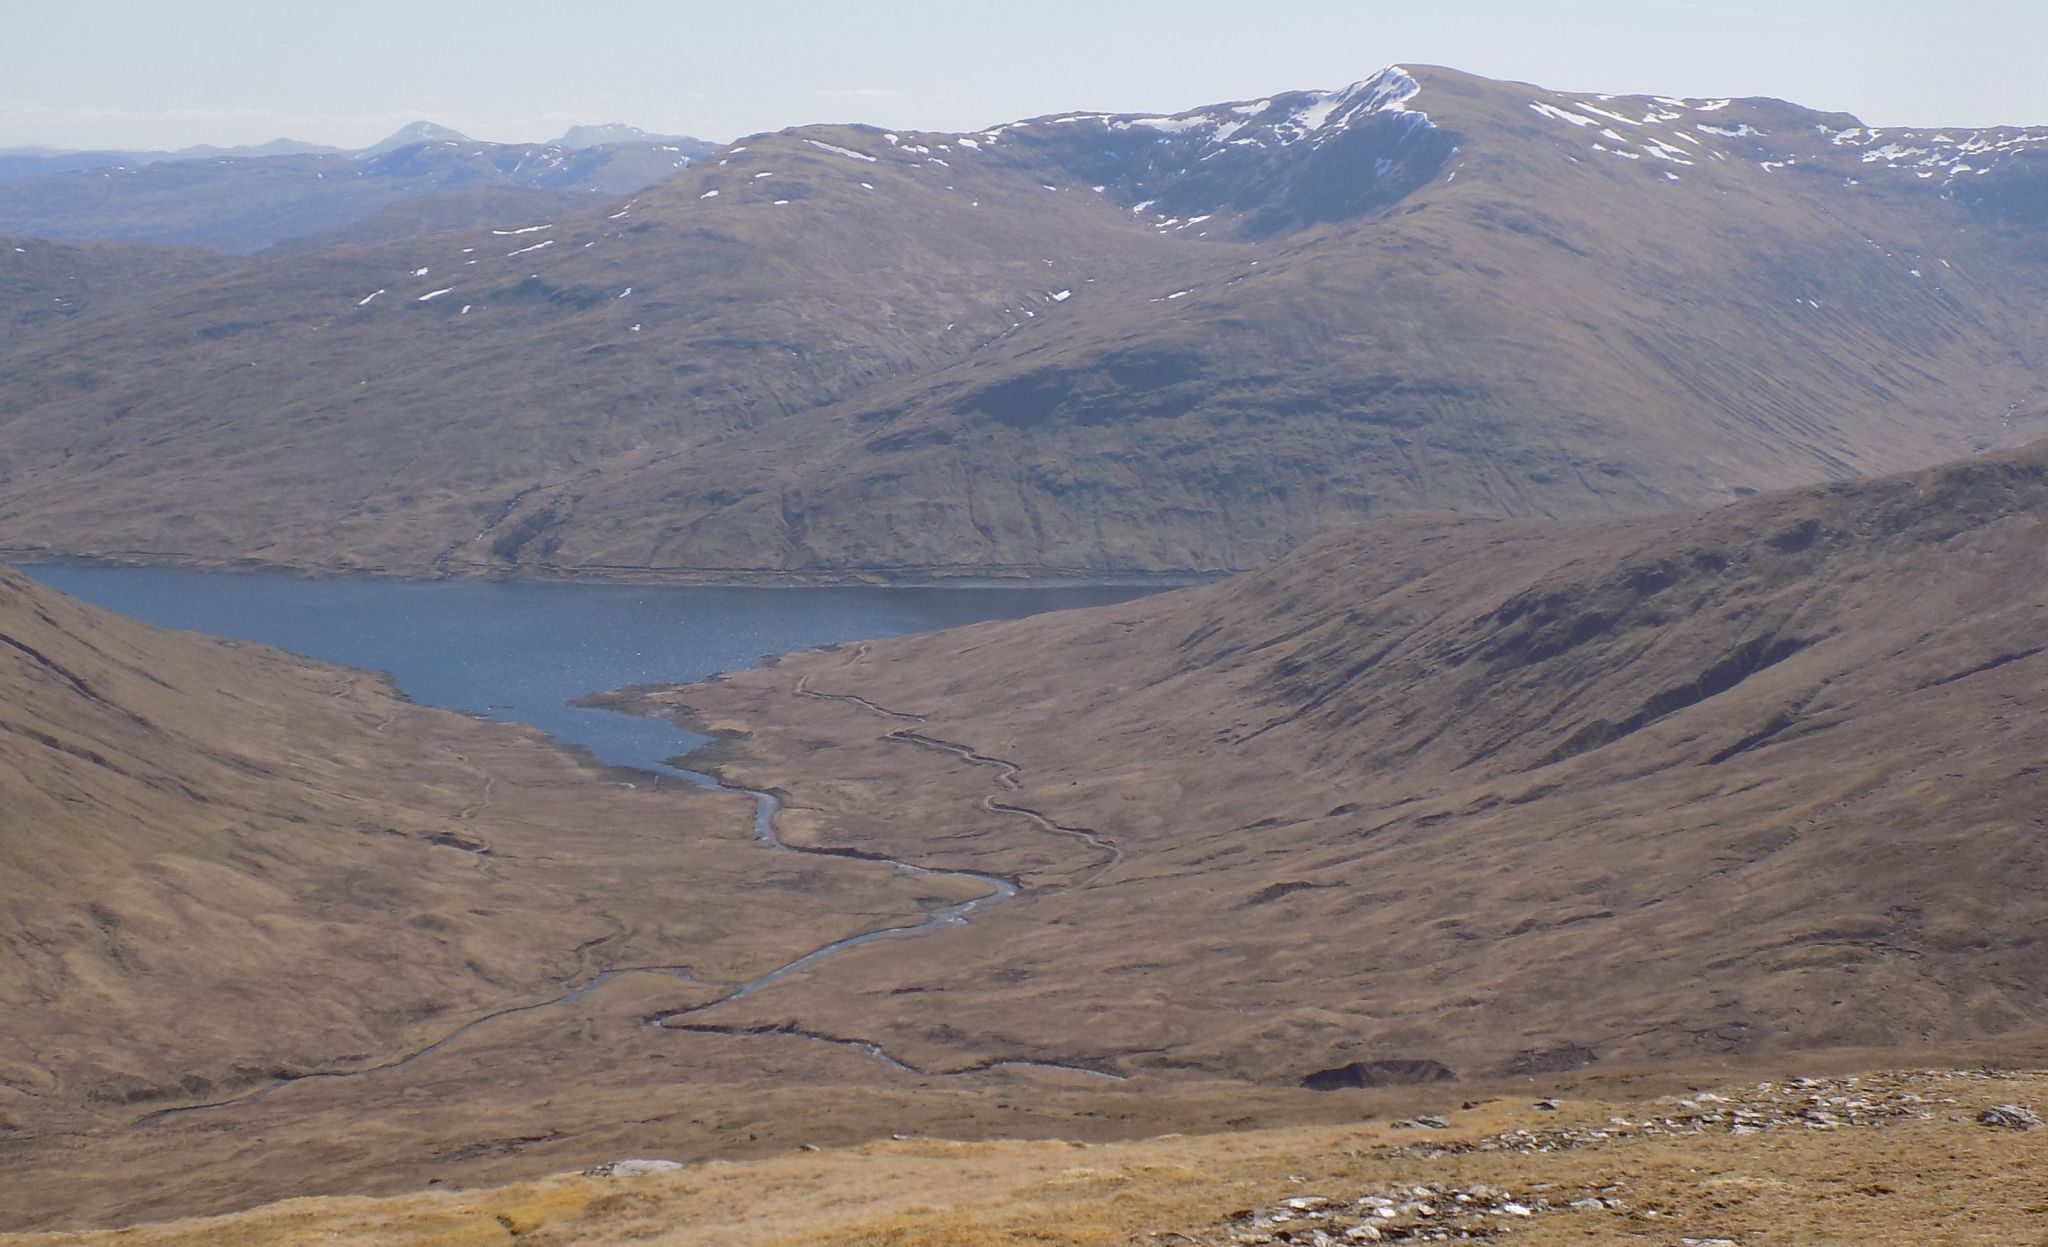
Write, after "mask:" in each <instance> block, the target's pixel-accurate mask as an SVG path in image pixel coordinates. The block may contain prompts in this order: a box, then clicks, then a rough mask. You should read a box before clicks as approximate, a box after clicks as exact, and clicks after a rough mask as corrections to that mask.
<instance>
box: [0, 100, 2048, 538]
mask: <svg viewBox="0 0 2048 1247" xmlns="http://www.w3.org/2000/svg"><path fill="white" fill-rule="evenodd" d="M416 150H425V149H416ZM2044 152H2048V131H2026V130H2014V131H1987V132H1981V133H1961V132H1946V131H1944V132H1941V133H1939V134H1918V133H1913V132H1883V133H1879V132H1874V131H1870V130H1867V129H1865V128H1863V127H1861V126H1860V125H1858V124H1857V123H1856V122H1855V120H1854V119H1853V118H1848V117H1842V116H1837V115H1831V114H1821V113H1814V112H1811V111H1808V110H1805V109H1800V108H1797V107H1795V106H1793V105H1789V104H1783V103H1779V102H1776V101H1769V100H1739V101H1737V100H1689V101H1683V100H1664V99H1651V98H1626V99H1623V98H1608V97H1599V96H1581V95H1567V94H1561V93H1557V92H1551V91H1546V90H1543V89H1541V88H1536V87H1531V86H1527V85H1524V84H1516V83H1503V82H1492V81H1488V80H1485V79H1478V78H1473V77H1470V76H1467V75H1462V74H1457V73H1454V72H1451V71H1447V70H1420V69H1419V70H1415V71H1412V72H1411V71H1405V70H1399V69H1395V70H1389V71H1386V72H1385V73H1383V74H1380V75H1378V76H1376V77H1374V78H1371V79H1368V80H1366V81H1364V82H1361V83H1358V84H1356V85H1354V86H1352V87H1350V88H1346V89H1344V90H1342V91H1336V92H1291V93H1286V94H1282V95H1278V96H1274V97H1271V98H1269V99H1263V100H1254V101H1248V102H1244V103H1240V104H1232V105H1219V106H1216V107H1214V108H1208V109H1202V110H1196V111H1194V112H1190V113H1186V114H1181V115H1177V116H1172V117H1138V116H1103V115H1092V114H1089V115H1071V116H1063V117H1050V118H1040V119H1036V120H1032V121H1026V122H1018V123H1014V124H1012V125H1006V126H1001V127H996V128H992V129H990V130H987V131H983V132H978V133H974V134H964V135H921V134H908V133H895V132H882V131H877V130H873V129H870V128H865V127H812V128H805V129H800V130H792V131H788V132H785V133H782V134H777V135H768V136H761V137H757V138H753V139H749V140H747V141H745V142H743V143H740V144H736V145H734V146H731V147H729V148H726V149H723V150H721V151H720V152H719V153H718V154H717V155H716V156H714V157H712V158H708V159H706V160H703V161H701V162H699V163H698V164H696V165H694V166H692V167H691V168H690V169H688V170H687V171H685V172H684V173H682V174H681V175H679V176H677V177H675V178H673V179H670V180H668V181H666V182H663V183H662V184H661V185H660V186H658V187H656V188H653V189H651V190H649V191H647V192H644V193H642V194H640V195H638V196H637V197H636V198H635V199H634V200H633V201H632V202H631V203H630V204H625V205H606V206H605V207H603V208H601V209H592V210H589V211H586V212H585V213H583V214H581V215H577V216H569V217H563V218H560V219H556V218H554V217H553V216H552V215H550V216H548V217H543V218H539V219H535V220H518V221H513V220H508V221H505V222H503V223H502V224H500V225H498V226H496V227H493V228H490V229H477V230H472V231H468V232H457V233H453V234H448V235H442V236H436V237H434V238H432V239H419V240H412V241H407V242H403V243H395V244H392V245H389V246H386V247H382V248H377V247H372V248H365V249H350V250H349V251H348V252H347V254H346V255H345V256H343V255H339V254H337V255H335V256H330V257H324V258H321V259H318V260H316V259H314V258H312V257H286V258H279V259H277V260H274V261H270V262H266V263H262V264H258V265H255V266H252V267H250V268H249V269H247V270H245V271H242V272H239V273H237V274H236V275H235V276H234V277H233V278H232V279H231V280H228V281H225V282H216V283H207V284H205V285H202V286H197V287H194V288H192V289H190V290H184V291H161V292H153V293H145V294H143V295H142V296H140V297H138V298H137V299H135V300H133V301H131V302H129V303H128V304H127V305H126V306H123V307H119V308H110V309H107V310H106V312H105V313H104V314H103V315H100V316H97V317H92V318H84V319H81V320H79V321H77V322H75V323H67V324H65V325H63V326H61V327H57V328H53V329H52V330H51V331H49V332H46V333H38V334H35V335H32V336H30V337H27V338H25V339H23V340H21V341H19V342H15V343H10V344H7V345H6V346H4V347H0V368H4V372H5V375H6V377H7V378H8V382H7V384H6V386H5V388H4V390H0V544H4V545H6V546H9V547H13V548H16V549H49V550H67V551H72V552H83V553H93V554H99V555H106V556H115V557H119V556H124V555H141V556H148V557H164V556H176V557H184V558H193V559H200V560H206V561H212V562H232V561H236V560H259V561H270V562H277V563H284V564H290V565H295V566H336V565H342V566H351V567H360V568H374V569H381V570H388V571H397V572H404V573H411V574H421V573H426V572H429V571H433V570H440V571H447V572H457V573H498V572H504V571H507V570H510V571H515V572H523V573H529V574H561V573H589V574H612V573H618V572H630V573H633V574H670V575H682V576H690V575H698V576H705V575H710V576H716V575H724V574H730V573H734V572H740V573H750V572H758V573H765V574H781V573H788V572H803V573H811V574H840V575H855V576H858V575H933V574H939V575H943V574H951V573H963V572H965V573H999V574H1000V573H1014V574H1045V573H1050V572H1066V571H1081V572H1095V573H1100V572H1108V571H1186V570H1203V569H1227V568H1240V567H1248V566H1253V565H1257V564H1260V563H1262V562H1263V561H1265V560H1267V559H1270V558H1271V557H1272V556H1273V555H1275V554H1277V553H1278V552H1280V551H1282V550H1284V549H1287V548H1290V547H1291V546H1292V545H1294V544H1297V543H1299V542H1300V541H1301V540H1304V539H1305V538H1307V537H1308V536H1310V535H1312V534H1314V533H1316V532H1319V531H1321V530H1323V529H1324V528H1327V527H1329V526H1331V525H1333V524H1338V523H1344V522H1349V521H1353V520H1356V519H1358V518H1360V517H1363V516H1372V515H1383V514H1389V513H1398V512H1403V511H1409V510H1416V509H1455V510H1459V511H1463V512H1468V513H1476V514H1490V515H1519V516H1583V515H1597V514H1622V513H1640V512H1644V511H1651V510H1664V509H1671V508H1674V507H1682V506H1691V505H1698V504H1707V503H1714V502H1719V501H1726V500H1729V499H1732V498H1735V497H1739V496H1743V495H1746V494H1749V493H1753V492H1756V491H1759V490H1764V489H1771V488H1779V487H1785V486H1789V485H1793V484H1798V483H1801V482H1810V481H1815V480H1821V479H1829V478H1837V477H1847V476H1853V475H1858V474H1868V473H1878V472H1884V471H1891V470H1898V469H1902V468H1907V467H1913V466H1921V465H1926V464H1930V463H1934V462H1939V461H1942V460H1945V459H1950V458H1954V457H1957V456H1960V455H1964V454H1969V453H1973V452H1975V451H1978V450H1980V449H1984V448H1987V447H1994V446H1999V445H2009V444H2017V443H2018V442H2020V441H2023V440H2025V439H2026V437H2027V436H2028V435H2029V430H2033V431H2035V432H2038V431H2039V430H2041V429H2042V428H2043V427H2048V425H2044V421H2048V397H2044V395H2048V390H2044V388H2043V387H2044V381H2043V377H2042V375H2041V372H2040V369H2039V366H2038V363H2037V361H2038V360H2039V359H2041V358H2043V347H2044V344H2048V319H2044V313H2043V311H2042V309H2043V308H2044V307H2048V297H2044V296H2048V264H2044V262H2043V258H2042V254H2041V242H2040V239H2041V234H2040V229H2041V227H2042V224H2043V222H2042V220H2041V219H2040V216H2039V214H2038V213H2036V212H2033V211H2032V210H2031V209H2029V208H2028V207H2027V205H2028V204H2030V203H2032V202H2033V198H2035V197H2036V196H2034V192H2033V190H2031V189H2030V188H2032V187H2033V186H2034V183H2035V182H2036V181H2037V180H2038V178H2039V170H2040V167H2041V160H2042V159H2043V153H2044ZM229 325H231V326H232V334H233V340H232V341H231V342H226V341H221V340H219V339H217V338H213V337H207V336H204V335H206V334H216V333H226V332H229V329H228V326H229ZM110 343H119V344H121V349H120V350H119V351H118V352H117V351H113V350H110V349H108V348H109V344H110ZM80 359H90V360H91V361H93V362H92V365H91V366H92V369H93V371H94V376H95V379H96V384H95V386H94V387H92V388H89V389H81V388H79V387H77V386H75V385H70V384H65V383H63V382H61V381H59V380H57V379H56V378H57V377H59V376H60V375H63V370H62V369H60V368H59V367H57V362H58V361H67V360H68V361H76V360H80ZM423 416H424V417H426V418H424V419H423V418H422V417H423ZM173 431H175V436H173ZM141 447H147V448H148V451H147V453H138V448H141Z"/></svg>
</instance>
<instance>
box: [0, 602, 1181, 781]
mask: <svg viewBox="0 0 2048 1247" xmlns="http://www.w3.org/2000/svg"><path fill="white" fill-rule="evenodd" d="M22 570H24V571H26V572H27V573H28V574H29V575H31V576H34V577H35V578H36V579H38V580H41V581H43V582H44V583H45V584H49V585H53V586H55V587H56V588H59V589H62V590H63V591H65V592H66V593H70V594H72V595H74V596H77V597H80V598H84V599H85V600H86V601H88V602H93V603H96V604H98V605H100V606H105V607H109V608H111V609H113V610H117V611H120V612H122V613H123V614H127V615H133V616H135V617H136V618H138V619H143V620H147V621H148V622H150V623H154V624H161V625H163V626H166V627H171V628H188V629H192V630H195V631H199V632H211V633H215V634H217V635H220V636H231V637H239V638H242V639H244V640H250V641H261V642H263V643H265V644H268V645H275V646H278V647H280V648H282V649H288V650H294V651H296V652H298V653H301V654H307V655H311V656H312V657H315V658H324V659H327V660H329V661H332V662H341V663H349V664H351V665H354V666H358V667H370V668H374V669H376V670H379V671H388V672H390V673H391V674H392V676H393V677H395V678H396V680H397V681H398V687H399V688H400V689H401V690H403V691H404V692H405V693H406V694H407V695H408V696H410V697H412V698H413V699H415V700H417V701H422V702H427V703H430V704H432V705H436V706H445V707H448V708H450V709H453V710H465V711H471V712H474V713H478V714H484V715H488V716H490V717H492V718H502V719H521V720H524V721H525V722H528V723H531V724H534V725H535V726H537V727H539V728H541V729H542V730H544V731H546V732H548V733H550V734H551V735H553V736H554V737H555V738H556V739H558V740H562V741H567V742H570V743H572V744H577V745H581V746H583V747H584V748H586V749H588V750H590V751H591V752H592V753H593V754H595V755H597V757H599V758H600V759H602V760H604V761H606V762H609V763H613V764H615V765H619V766H631V767H638V768H641V769H646V770H654V769H658V767H659V764H660V763H661V762H662V761H663V760H665V759H668V758H671V757H674V756H675V755H677V754H680V753H685V752H687V751H689V750H691V749H694V748H696V747H697V746H698V745H699V744H701V743H703V738H702V737H700V736H697V735H695V734H693V733H690V732H685V731H683V730H681V729H680V728H677V727H674V726H672V725H670V724H668V723H664V722H661V721H659V720H655V719H644V718H638V717H635V716H630V715H623V714H614V713H612V712H610V711H604V710H586V709H578V708H576V707H573V706H570V705H568V704H567V703H568V702H569V701H570V700H572V699H574V698H578V697H582V696H585V695H587V694H590V693H596V692H602V691H604V690H607V689H614V688H618V687H620V686H622V685H627V684H644V683H683V682H687V681H691V680H699V679H703V678H704V677H706V676H709V675H713V674H715V673H717V672H720V671H730V670H733V669H735V668H739V667H750V666H755V665H758V664H759V663H760V661H761V659H762V658H763V656H765V655H768V654H779V653H785V652H787V651H789V650H795V649H805V648H808V647H811V646H815V645H824V644H828V643H830V642H834V641H851V640H858V639H862V638H871V637H882V636H892V635H896V634H900V633H905V632H919V631H924V630H926V629H931V628H944V627H950V626H952V625H955V624H964V623H973V622H976V621H978V620H984V619H1014V618H1019V617H1022V616H1025V615H1032V614H1037V613H1039V612H1041V611H1048V610H1062V609H1066V608H1070V607H1077V606H1094V605H1100V604H1104V603H1109V602H1119V601H1124V600H1126V599H1129V598H1132V597H1136V596H1139V595H1140V594H1142V593H1144V592H1147V590H1145V589H1140V588H1133V587H1109V586H1102V587H1086V588H1032V589H1025V588H1003V589H972V588H970V589H850V588H849V589H747V588H691V587H683V586H640V585H593V584H529V583H478V582H470V581H434V582H418V581H394V580H367V579H340V580H305V579H300V578H297V577H291V576H273V575H250V574H241V573H236V574H228V573H218V572H198V571H186V570H181V569H176V568H130V567H72V566H62V565H48V566H39V567H27V568H23V569H22Z"/></svg>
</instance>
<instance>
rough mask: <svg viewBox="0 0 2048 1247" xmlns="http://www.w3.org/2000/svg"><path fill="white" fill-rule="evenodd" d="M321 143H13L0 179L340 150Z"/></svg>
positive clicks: (2, 153)
mask: <svg viewBox="0 0 2048 1247" xmlns="http://www.w3.org/2000/svg"><path fill="white" fill-rule="evenodd" d="M340 150H341V149H340V148H337V147H327V146H324V145H322V144H319V143H302V142H300V141H299V140H297V139H272V140H271V141H270V142H268V143H256V144H252V145H248V146H242V147H214V146H211V145H208V144H202V145H200V146H197V147H182V148H179V149H178V150H177V151H171V152H151V151H66V150H62V149H59V148H52V147H10V148H6V149H0V182H11V181H14V180H15V179H17V178H32V177H41V176H44V175H45V174H51V173H75V172H77V171H79V170H81V169H106V168H111V167H113V166H115V165H143V164H156V163H158V162H160V161H167V160H216V159H222V158H226V159H243V158H249V157H262V156H315V155H328V154H332V153H334V152H338V151H340Z"/></svg>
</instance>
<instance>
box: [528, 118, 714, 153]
mask: <svg viewBox="0 0 2048 1247" xmlns="http://www.w3.org/2000/svg"><path fill="white" fill-rule="evenodd" d="M621 143H656V144H664V145H668V146H673V147H675V148H676V149H677V150H678V151H680V152H682V153H683V154H684V155H687V156H688V157H690V159H692V160H698V159H702V158H703V157H705V156H708V155H710V154H711V153H712V152H715V151H717V150H718V144H716V143H707V142H705V141H704V140H703V139H693V138H690V137H688V136H687V135H682V134H649V133H648V132H647V131H645V130H642V129H641V128H640V127H638V126H629V125H626V124H624V123H623V122H617V121H614V122H610V123H608V124H605V125H597V126H570V127H569V128H568V129H567V130H565V131H563V133H562V137H560V138H558V139H556V140H554V145H555V146H556V147H567V148H572V149H576V150H579V151H580V150H581V149H583V148H586V147H613V146H617V145H619V144H621Z"/></svg>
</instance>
